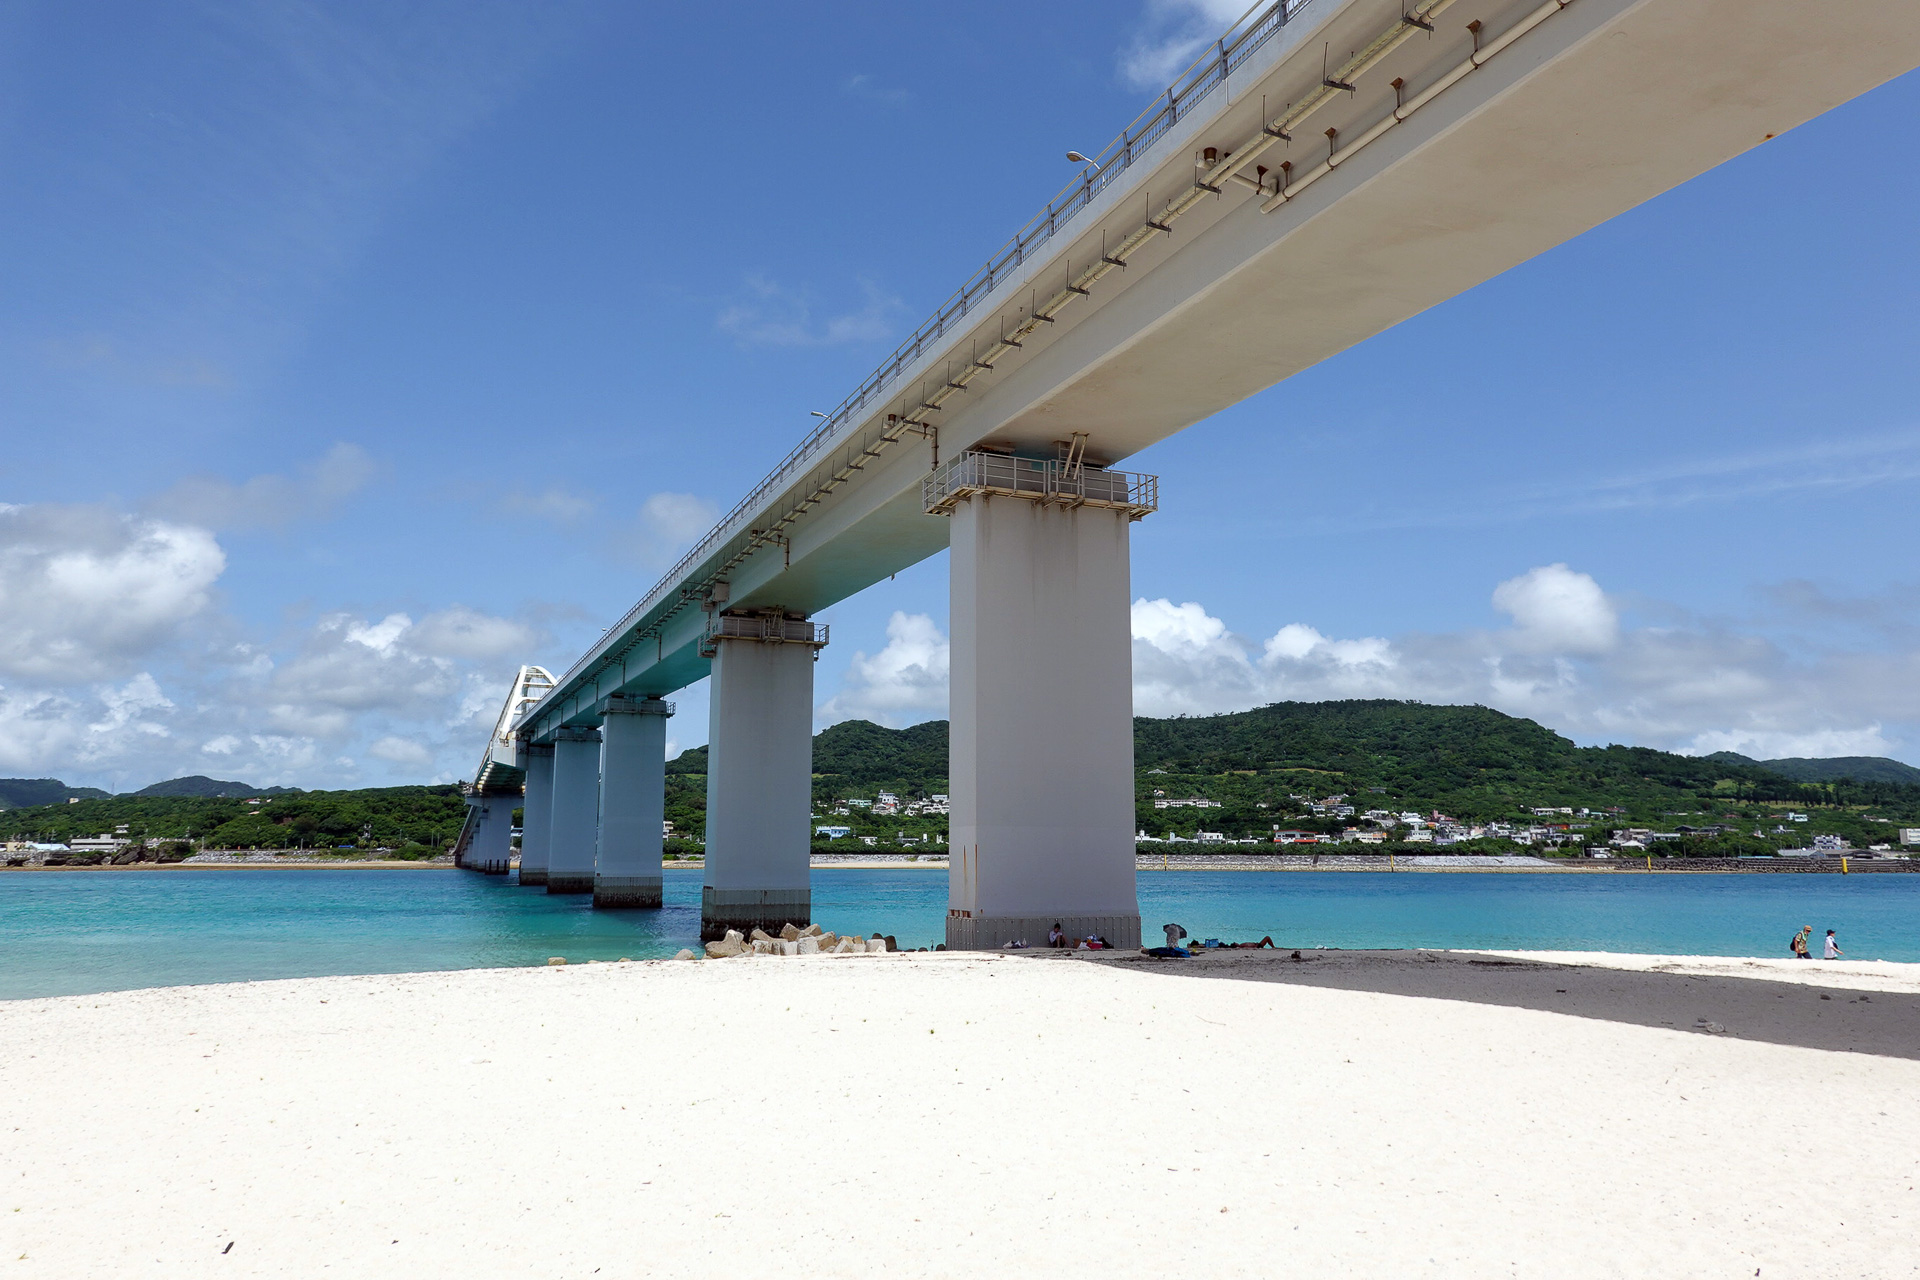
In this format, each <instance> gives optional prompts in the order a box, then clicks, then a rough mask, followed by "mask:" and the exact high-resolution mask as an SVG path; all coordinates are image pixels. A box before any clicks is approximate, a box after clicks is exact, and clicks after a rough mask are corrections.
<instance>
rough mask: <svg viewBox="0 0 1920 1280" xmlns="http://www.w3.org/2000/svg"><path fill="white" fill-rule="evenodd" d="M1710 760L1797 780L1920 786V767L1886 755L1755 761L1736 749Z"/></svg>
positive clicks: (1791, 757) (1709, 758) (1719, 754)
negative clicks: (1843, 780) (1891, 783)
mask: <svg viewBox="0 0 1920 1280" xmlns="http://www.w3.org/2000/svg"><path fill="white" fill-rule="evenodd" d="M1706 759H1708V760H1724V761H1727V762H1729V763H1732V764H1748V765H1756V766H1758V767H1759V768H1762V769H1765V770H1766V771H1767V772H1769V773H1777V774H1779V775H1780V776H1781V777H1783V778H1791V779H1793V780H1794V781H1795V782H1839V781H1840V780H1842V779H1847V780H1850V781H1853V782H1893V783H1901V784H1905V785H1908V786H1916V785H1920V769H1916V768H1914V767H1913V766H1912V765H1910V764H1903V763H1901V762H1900V761H1898V760H1889V759H1887V758H1886V757H1885V756H1832V757H1829V758H1827V759H1821V760H1809V759H1807V758H1806V757H1804V756H1788V757H1786V758H1784V759H1780V760H1753V759H1749V758H1748V757H1746V756H1743V755H1738V754H1736V753H1734V752H1732V751H1716V752H1714V753H1713V754H1712V755H1710V756H1707V757H1706Z"/></svg>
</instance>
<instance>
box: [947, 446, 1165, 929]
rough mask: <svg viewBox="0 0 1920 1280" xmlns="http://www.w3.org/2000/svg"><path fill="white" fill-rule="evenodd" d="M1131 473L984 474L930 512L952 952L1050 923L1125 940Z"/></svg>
mask: <svg viewBox="0 0 1920 1280" xmlns="http://www.w3.org/2000/svg"><path fill="white" fill-rule="evenodd" d="M962 463H963V464H964V460H962ZM988 465H990V466H997V465H999V464H997V463H990V464H988ZM1021 465H1022V466H1023V467H1024V465H1025V464H1024V460H1022V461H1021ZM1042 465H1053V466H1055V467H1056V468H1057V467H1058V464H1036V465H1035V467H1034V470H1035V471H1039V470H1040V469H1041V466H1042ZM1134 479H1138V480H1144V481H1151V479H1152V478H1151V477H1137V478H1134V477H1121V476H1120V474H1119V473H1113V472H1105V471H1103V470H1099V469H1096V468H1093V467H1083V469H1082V471H1081V473H1080V478H1079V479H1078V480H1076V479H1075V478H1074V473H1073V471H1072V469H1071V468H1061V469H1058V470H1056V472H1055V473H1054V474H1053V476H1052V477H1051V478H1048V479H1043V480H1040V481H1034V482H1033V483H1031V484H1029V482H1028V479H1027V475H1026V473H1025V471H1024V470H1023V471H1022V472H1020V474H1019V476H1018V477H1017V478H1016V479H1014V480H1011V481H1010V482H1008V483H1006V484H1000V483H997V482H995V481H994V478H993V476H992V475H991V474H986V475H985V483H983V484H981V485H980V486H979V487H978V491H976V492H973V493H971V494H970V495H968V496H965V497H962V498H961V499H960V500H959V501H957V502H953V503H952V504H951V506H950V507H949V508H948V509H949V510H950V511H951V514H952V517H953V531H952V547H953V566H952V586H951V591H952V629H953V635H952V686H951V687H952V695H951V697H952V703H951V705H952V711H951V728H950V730H949V732H950V735H951V737H950V750H951V756H952V763H951V777H950V784H949V785H950V789H951V791H952V795H953V801H952V803H953V809H952V815H953V816H952V836H951V840H952V845H951V849H950V853H949V857H950V868H949V871H948V873H947V874H948V911H947V945H948V946H949V947H951V948H954V949H956V950H981V949H986V948H993V947H999V946H1001V945H1002V944H1004V943H1007V942H1012V941H1019V940H1022V939H1024V940H1026V941H1027V942H1028V943H1030V944H1031V945H1033V946H1044V945H1045V944H1046V937H1047V931H1048V929H1049V928H1050V927H1051V926H1052V925H1053V924H1054V923H1055V922H1056V921H1057V922H1059V924H1060V925H1061V926H1062V928H1063V929H1064V930H1065V931H1066V933H1067V934H1068V936H1069V937H1075V938H1083V937H1086V936H1087V935H1089V934H1099V935H1101V936H1102V937H1104V938H1106V939H1107V941H1108V942H1110V943H1111V944H1112V945H1114V946H1115V947H1138V946H1139V945H1140V906H1139V900H1138V898H1137V896H1136V894H1135V889H1134V843H1133V829H1134V828H1133V816H1134V813H1133V802H1134V794H1133V684H1132V680H1133V643H1132V637H1131V629H1130V625H1129V623H1130V600H1129V587H1130V582H1129V578H1128V568H1129V566H1128V544H1129V530H1130V528H1131V525H1132V522H1133V520H1135V519H1137V518H1139V516H1140V515H1143V514H1145V512H1146V511H1147V510H1151V509H1152V507H1151V505H1145V506H1141V505H1134V506H1128V505H1126V504H1125V503H1124V502H1123V501H1122V499H1123V498H1124V496H1125V490H1126V486H1127V484H1128V483H1129V482H1130V481H1132V480H1134ZM1149 492H1152V491H1151V490H1149ZM1089 494H1091V495H1094V496H1095V497H1099V496H1101V495H1104V496H1105V498H1106V499H1107V500H1109V501H1111V502H1112V504H1113V505H1090V504H1088V503H1085V502H1082V503H1078V504H1076V502H1075V499H1076V498H1086V497H1087V495H1089ZM1154 500H1157V497H1156V498H1155V499H1154ZM930 509H932V508H931V507H930Z"/></svg>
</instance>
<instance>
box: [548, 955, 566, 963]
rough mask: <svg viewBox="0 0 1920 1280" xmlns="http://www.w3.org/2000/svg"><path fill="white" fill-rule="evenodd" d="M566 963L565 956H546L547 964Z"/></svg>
mask: <svg viewBox="0 0 1920 1280" xmlns="http://www.w3.org/2000/svg"><path fill="white" fill-rule="evenodd" d="M566 962H567V958H566V957H565V956H548V957H547V963H548V964H565V963H566Z"/></svg>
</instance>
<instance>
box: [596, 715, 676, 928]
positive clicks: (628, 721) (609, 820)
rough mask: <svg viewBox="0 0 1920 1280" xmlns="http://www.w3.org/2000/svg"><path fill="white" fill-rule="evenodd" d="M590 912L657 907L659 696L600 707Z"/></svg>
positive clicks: (662, 732) (662, 730) (662, 728)
mask: <svg viewBox="0 0 1920 1280" xmlns="http://www.w3.org/2000/svg"><path fill="white" fill-rule="evenodd" d="M602 712H603V714H604V719H603V720H602V721H601V725H600V734H601V737H602V738H603V739H604V741H603V742H602V743H601V747H600V844H599V850H598V854H597V860H596V862H595V864H594V875H593V905H594V906H596V907H658V906H659V905H660V898H661V879H660V854H661V844H662V842H663V825H662V824H663V822H664V819H665V816H666V777H667V773H666V770H667V717H668V716H670V715H672V714H673V704H672V703H671V702H662V701H661V700H660V699H659V698H628V697H621V696H619V695H615V696H613V697H611V698H608V699H607V701H606V705H605V706H604V707H603V708H602Z"/></svg>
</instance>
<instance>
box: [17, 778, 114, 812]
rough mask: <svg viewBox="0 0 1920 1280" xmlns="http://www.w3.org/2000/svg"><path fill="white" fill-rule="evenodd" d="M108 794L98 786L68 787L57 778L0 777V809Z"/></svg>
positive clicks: (96, 797)
mask: <svg viewBox="0 0 1920 1280" xmlns="http://www.w3.org/2000/svg"><path fill="white" fill-rule="evenodd" d="M109 794H111V793H110V792H106V791H102V790H100V788H98V787H70V786H68V785H67V784H66V783H64V782H62V781H60V779H58V778H0V809H17V808H19V807H21V806H23V805H35V804H65V803H66V802H67V801H68V800H70V799H74V798H76V797H77V798H80V799H89V798H91V799H96V800H103V799H105V798H106V797H107V796H108V795H109Z"/></svg>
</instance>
